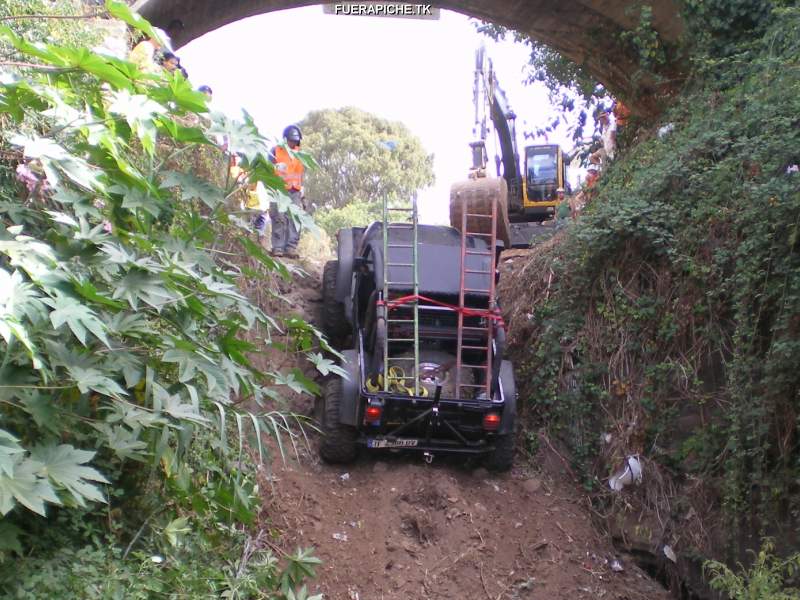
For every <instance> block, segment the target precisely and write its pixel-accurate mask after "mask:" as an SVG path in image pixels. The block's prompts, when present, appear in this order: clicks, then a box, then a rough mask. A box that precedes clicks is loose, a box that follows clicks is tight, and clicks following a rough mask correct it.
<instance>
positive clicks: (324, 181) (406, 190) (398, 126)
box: [300, 108, 434, 238]
mask: <svg viewBox="0 0 800 600" xmlns="http://www.w3.org/2000/svg"><path fill="white" fill-rule="evenodd" d="M300 127H301V128H302V130H303V144H304V147H305V149H306V150H307V151H308V152H310V153H311V154H313V155H314V158H315V159H316V160H317V162H318V164H319V168H318V169H316V170H314V171H312V172H310V173H309V174H308V176H307V178H306V196H307V197H308V198H309V199H310V200H311V201H312V202H314V203H315V205H316V206H317V208H318V212H317V215H316V216H317V219H318V222H319V224H320V226H321V227H323V228H324V229H325V230H326V231H327V232H328V235H330V236H331V238H335V235H336V231H337V230H338V228H339V227H345V226H352V225H366V224H367V223H370V222H372V221H373V220H374V219H375V218H377V217H379V215H380V214H381V207H382V205H383V204H382V203H383V200H384V198H387V199H389V201H390V202H392V201H394V200H396V199H403V200H405V199H408V198H410V197H411V196H412V195H413V194H414V193H416V192H417V191H419V190H420V189H422V188H424V187H426V186H429V185H431V184H432V183H433V180H434V178H433V155H429V154H426V153H425V150H424V149H423V147H422V144H421V143H420V141H419V139H417V137H416V136H414V135H413V134H412V133H411V132H410V131H408V129H407V128H406V127H405V126H404V125H403V124H402V123H397V122H391V121H387V120H385V119H381V118H379V117H376V116H375V115H371V114H369V113H366V112H364V111H361V110H359V109H357V108H341V109H337V110H333V109H328V110H319V111H313V112H311V113H309V114H308V116H306V118H305V119H303V121H302V122H301V123H300Z"/></svg>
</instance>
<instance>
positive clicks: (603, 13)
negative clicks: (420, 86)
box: [134, 0, 683, 114]
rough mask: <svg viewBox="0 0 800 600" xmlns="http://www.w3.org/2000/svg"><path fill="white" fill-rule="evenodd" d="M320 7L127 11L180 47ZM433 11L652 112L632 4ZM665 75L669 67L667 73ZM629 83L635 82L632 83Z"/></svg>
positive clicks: (244, 1)
mask: <svg viewBox="0 0 800 600" xmlns="http://www.w3.org/2000/svg"><path fill="white" fill-rule="evenodd" d="M314 4H322V2H319V1H315V0H224V1H220V0H139V1H138V2H137V3H136V5H135V6H134V8H135V9H136V10H138V11H139V12H140V13H141V14H142V15H143V16H144V17H146V18H147V19H149V20H150V21H151V22H152V23H154V24H156V25H159V26H162V27H163V26H166V24H168V23H169V22H170V21H172V20H173V19H180V20H181V21H183V23H184V26H185V28H184V30H183V31H182V32H181V34H180V35H179V36H177V37H176V39H174V40H173V42H174V43H175V45H176V46H177V47H180V46H182V45H184V44H186V43H188V42H190V41H191V40H193V39H195V38H198V37H200V36H201V35H203V34H205V33H208V32H210V31H213V30H214V29H217V28H219V27H222V26H224V25H227V24H229V23H233V22H235V21H238V20H240V19H244V18H246V17H251V16H254V15H258V14H262V13H268V12H272V11H276V10H285V9H289V8H299V7H302V6H309V5H314ZM430 4H432V5H433V6H436V7H439V8H443V9H447V10H452V11H455V12H459V13H463V14H466V15H469V16H472V17H476V18H479V19H483V20H485V21H491V22H493V23H496V24H498V25H503V26H506V27H510V28H513V29H516V30H518V31H521V32H524V33H526V34H528V35H529V36H530V37H531V38H532V39H534V40H537V41H539V42H542V43H544V44H547V45H548V46H551V47H552V48H554V49H555V50H558V51H559V52H560V53H561V54H563V55H564V56H566V57H567V58H570V59H571V60H574V61H575V62H576V63H578V64H579V65H582V66H583V67H584V68H585V69H586V70H587V71H588V72H589V73H590V74H591V75H592V76H593V77H595V78H596V79H597V80H598V81H599V82H601V83H602V84H603V85H605V86H606V88H607V89H609V90H610V91H611V92H612V93H614V94H615V95H616V96H618V97H620V98H623V99H625V100H626V102H627V103H628V104H629V105H630V107H631V109H632V110H633V111H634V112H636V113H640V114H652V113H654V112H655V111H656V105H655V101H654V99H655V96H656V92H657V86H656V83H655V80H654V79H653V78H648V77H637V78H633V77H632V75H633V74H634V73H636V72H637V70H638V64H637V57H636V56H635V53H634V52H633V50H632V49H631V48H630V47H627V46H626V45H625V44H623V43H622V42H621V41H620V34H621V33H622V32H623V31H626V30H631V29H634V28H635V27H636V26H637V22H638V11H636V10H635V9H633V8H634V7H635V6H638V5H640V4H641V3H640V2H633V1H632V0H433V1H432V2H431V3H430ZM649 4H650V5H651V6H652V9H653V20H652V26H653V29H655V31H657V32H658V34H659V36H660V38H661V40H662V41H663V42H664V43H666V44H674V43H676V42H677V41H678V39H679V37H680V35H681V33H682V30H683V22H682V20H681V17H680V12H679V8H678V3H677V0H653V1H652V2H650V3H649ZM667 68H669V67H667ZM634 79H635V80H634Z"/></svg>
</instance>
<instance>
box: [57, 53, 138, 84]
mask: <svg viewBox="0 0 800 600" xmlns="http://www.w3.org/2000/svg"><path fill="white" fill-rule="evenodd" d="M48 50H49V51H50V52H51V53H52V54H53V55H54V56H56V57H57V58H58V59H60V63H61V64H62V65H64V66H65V67H69V68H73V69H80V70H82V71H86V72H87V73H91V74H92V75H94V76H95V77H97V78H99V79H101V80H102V81H105V82H107V83H110V84H111V85H112V86H114V87H116V88H129V87H131V85H132V84H131V80H130V79H129V78H128V77H127V76H126V75H125V74H124V73H121V72H120V70H119V69H117V67H116V66H115V65H114V64H113V63H111V62H110V61H109V60H108V59H107V58H106V57H105V56H102V55H100V54H95V53H94V52H92V51H91V50H89V49H87V48H82V47H81V48H68V47H65V46H48Z"/></svg>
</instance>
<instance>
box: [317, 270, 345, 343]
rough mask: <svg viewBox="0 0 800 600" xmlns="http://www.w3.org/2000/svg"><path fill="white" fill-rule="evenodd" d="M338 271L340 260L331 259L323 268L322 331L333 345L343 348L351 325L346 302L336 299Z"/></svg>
mask: <svg viewBox="0 0 800 600" xmlns="http://www.w3.org/2000/svg"><path fill="white" fill-rule="evenodd" d="M338 272H339V261H338V260H329V261H328V262H326V263H325V268H324V269H323V270H322V333H324V334H325V337H327V338H328V343H329V344H330V345H331V346H333V347H334V348H335V349H337V350H341V349H342V347H343V346H344V344H345V342H346V341H347V335H348V334H349V333H350V326H349V325H348V323H347V318H346V317H345V314H344V304H342V303H341V302H338V301H337V300H336V278H337V276H338Z"/></svg>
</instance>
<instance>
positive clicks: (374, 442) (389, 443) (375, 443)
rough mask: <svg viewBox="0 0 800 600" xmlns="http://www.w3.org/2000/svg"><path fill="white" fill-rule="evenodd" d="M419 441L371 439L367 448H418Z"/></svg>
mask: <svg viewBox="0 0 800 600" xmlns="http://www.w3.org/2000/svg"><path fill="white" fill-rule="evenodd" d="M418 441H419V440H408V439H402V438H397V439H394V440H386V439H378V438H374V439H370V440H367V448H410V447H412V446H416V445H417V442H418Z"/></svg>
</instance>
